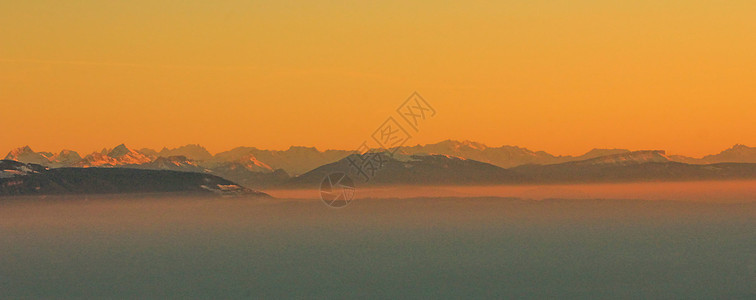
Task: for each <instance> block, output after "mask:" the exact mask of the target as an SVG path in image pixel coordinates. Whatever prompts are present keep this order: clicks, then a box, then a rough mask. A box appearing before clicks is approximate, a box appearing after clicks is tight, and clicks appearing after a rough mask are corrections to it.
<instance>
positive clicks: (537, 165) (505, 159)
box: [6, 140, 756, 189]
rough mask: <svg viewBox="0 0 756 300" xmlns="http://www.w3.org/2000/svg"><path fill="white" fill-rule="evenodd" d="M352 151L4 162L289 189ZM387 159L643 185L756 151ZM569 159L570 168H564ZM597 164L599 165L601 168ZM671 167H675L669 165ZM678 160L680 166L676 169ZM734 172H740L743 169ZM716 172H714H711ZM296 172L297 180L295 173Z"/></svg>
mask: <svg viewBox="0 0 756 300" xmlns="http://www.w3.org/2000/svg"><path fill="white" fill-rule="evenodd" d="M352 153H353V151H346V150H326V151H320V150H318V149H316V148H311V147H290V148H289V149H287V150H261V149H257V148H253V147H238V148H234V149H232V150H230V151H225V152H221V153H218V154H216V155H211V154H210V153H209V152H208V151H207V150H206V149H205V148H204V147H202V146H200V145H186V146H182V147H178V148H174V149H168V148H164V149H163V150H161V151H160V152H157V151H154V150H151V149H146V148H145V149H141V150H138V151H137V150H132V149H130V148H128V147H126V145H123V144H121V145H118V146H116V147H114V148H112V149H103V150H102V151H99V152H94V153H92V154H89V155H87V156H86V157H84V158H82V157H81V156H79V154H78V153H76V152H74V151H71V150H63V151H61V152H60V153H58V154H52V153H49V152H35V151H33V150H32V149H31V148H30V147H28V146H26V147H22V148H18V149H14V150H12V151H11V152H9V153H8V155H7V156H6V158H7V159H11V160H17V161H21V162H25V163H34V164H39V165H43V166H47V167H52V168H59V167H72V166H73V167H128V168H135V169H149V170H173V171H183V172H196V173H204V174H210V175H216V176H220V177H223V178H226V179H229V180H232V181H234V182H238V183H240V184H242V185H244V186H246V187H250V188H255V189H262V188H269V187H273V186H279V185H284V184H294V183H296V182H309V181H310V180H309V179H307V178H308V177H309V176H315V175H313V174H316V173H317V172H315V173H313V172H312V171H316V170H317V171H318V172H320V171H322V170H324V167H326V166H328V165H331V164H332V163H335V162H341V163H343V161H344V158H346V157H347V156H348V155H350V154H352ZM174 154H175V155H174ZM442 157H446V159H453V158H464V159H465V160H466V162H465V163H463V164H457V163H453V162H451V163H450V166H454V167H455V168H461V169H460V170H457V171H456V172H457V174H452V175H449V174H445V173H444V172H448V171H447V170H446V169H438V172H435V171H433V170H434V169H432V166H433V165H432V164H431V162H433V161H439V160H443V158H442ZM598 158H600V159H598ZM392 159H393V160H396V161H400V162H401V163H402V164H401V165H402V166H405V167H408V168H410V169H412V168H414V169H413V171H414V170H422V171H423V172H425V173H422V172H421V173H422V174H423V175H422V176H425V178H423V179H418V178H410V177H406V176H404V175H402V174H403V172H405V171H408V170H404V169H396V170H392V169H391V168H389V169H388V170H389V171H387V173H391V172H394V173H396V174H395V175H394V177H392V179H381V178H377V179H375V180H374V181H373V183H371V184H391V183H392V182H402V181H403V180H409V181H407V182H406V183H407V184H413V182H419V181H426V182H453V181H457V182H458V183H459V184H465V183H467V182H473V181H475V180H477V181H479V182H480V183H481V184H484V183H489V182H519V181H528V182H536V181H538V180H540V181H544V182H556V181H560V180H561V181H569V182H575V181H606V180H643V178H642V177H643V175H642V174H640V173H642V172H648V178H646V180H686V179H685V178H701V179H707V178H739V176H740V177H742V176H746V173H747V172H748V170H747V169H748V167H747V166H741V165H727V164H725V165H716V166H710V167H709V168H708V169H700V168H699V167H695V166H684V165H709V164H719V163H756V148H751V147H747V146H744V145H735V146H733V147H732V148H730V149H726V150H724V151H722V152H721V153H719V154H715V155H708V156H705V157H703V158H691V157H685V156H679V155H666V154H665V153H664V152H663V151H662V152H660V151H650V152H649V151H635V152H631V151H629V150H626V149H593V150H591V151H589V152H587V153H585V154H583V155H580V156H554V155H551V154H549V153H546V152H544V151H531V150H528V149H526V148H521V147H516V146H501V147H488V146H486V145H484V144H481V143H476V142H471V141H461V142H460V141H454V140H446V141H442V142H439V143H435V144H427V145H416V146H409V147H403V148H400V149H399V151H398V152H397V153H396V155H395V156H394V158H392ZM593 159H597V160H593ZM643 159H646V161H643ZM641 161H642V162H643V163H644V164H645V163H656V164H657V165H654V167H651V165H645V166H643V167H640V166H635V165H637V164H638V163H637V162H641ZM571 162H575V163H574V164H569V163H571ZM599 162H605V163H604V164H600V163H599ZM673 162H674V163H678V164H673ZM439 163H440V162H439ZM475 163H485V164H487V165H488V164H490V165H492V166H497V167H499V168H504V169H510V170H509V171H512V172H514V173H515V174H516V175H517V176H516V178H514V179H513V178H509V179H506V180H505V179H502V178H504V177H506V176H504V175H502V174H503V173H502V174H499V173H495V174H494V173H488V172H491V171H490V170H489V169H485V168H483V167H481V168H483V169H481V170H477V171H472V165H473V164H475ZM679 163H682V165H680V164H679ZM465 164H467V165H465ZM658 164H661V165H658ZM398 165H399V164H397V163H396V162H389V166H398ZM602 166H603V167H602ZM602 168H604V169H605V170H604V169H602ZM612 168H614V169H612ZM632 168H637V169H639V170H637V171H635V172H639V174H637V175H632V174H631V172H634V171H632ZM654 168H656V169H654ZM664 168H666V170H667V173H664V170H665V169H664ZM738 168H745V169H743V170H741V169H738ZM600 170H603V171H600ZM675 170H677V171H675ZM714 170H719V171H717V172H714ZM738 170H740V171H738ZM432 171H433V172H432ZM604 171H606V172H607V174H605V176H604V177H601V172H604ZM678 171H679V172H691V173H689V174H688V175H685V174H678V173H675V172H678ZM741 171H742V172H741ZM466 172H467V173H466ZM475 172H478V173H480V174H488V175H490V176H492V177H491V178H488V177H486V178H481V177H480V176H474V175H471V173H475ZM739 172H741V173H739ZM743 172H744V173H743ZM321 173H322V172H321ZM400 173H401V174H400ZM409 173H411V172H409ZM437 173H438V174H437ZM608 173H612V174H608ZM300 174H301V176H298V175H300ZM317 174H320V173H317ZM442 174H443V176H442ZM463 174H468V175H464V176H468V177H464V176H463ZM559 174H562V175H559ZM665 174H666V175H665ZM738 174H740V175H738ZM488 175H487V176H488ZM494 175H495V176H494ZM290 176H294V178H292V179H290ZM318 176H319V175H318ZM686 176H687V177H686ZM315 177H317V176H315ZM471 178H474V179H475V180H472V179H471ZM313 180H314V179H313Z"/></svg>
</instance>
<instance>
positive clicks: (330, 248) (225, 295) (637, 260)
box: [0, 197, 756, 299]
mask: <svg viewBox="0 0 756 300" xmlns="http://www.w3.org/2000/svg"><path fill="white" fill-rule="evenodd" d="M0 298H12V299H20V298H43V299H60V298H77V299H82V298H84V299H91V298H139V299H145V298H181V299H189V298H204V299H207V298H218V299H249V298H256V299H259V298H264V299H281V298H314V299H333V298H337V299H339V298H351V299H371V298H376V299H400V298H423V299H444V298H453V299H460V298H464V299H474V298H483V299H501V298H518V299H526V298H540V299H543V298H554V299H613V298H632V299H643V298H656V299H754V298H756V201H740V202H737V203H722V202H716V201H715V202H685V201H661V200H657V201H648V200H578V199H570V200H553V199H552V200H521V199H514V198H493V197H491V198H485V197H457V198H440V197H434V198H408V199H361V200H356V201H354V202H353V203H351V204H350V205H349V206H347V207H346V208H342V209H332V208H328V207H327V206H325V205H324V204H323V203H322V202H320V201H318V200H282V199H268V200H255V199H240V198H186V197H181V198H179V197H176V198H165V197H163V198H154V197H139V198H135V199H129V198H124V197H118V198H113V199H111V198H108V197H97V198H88V199H80V198H76V197H69V198H65V199H56V198H50V197H48V198H44V199H43V198H13V199H0Z"/></svg>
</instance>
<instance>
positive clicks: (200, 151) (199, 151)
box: [156, 144, 213, 161]
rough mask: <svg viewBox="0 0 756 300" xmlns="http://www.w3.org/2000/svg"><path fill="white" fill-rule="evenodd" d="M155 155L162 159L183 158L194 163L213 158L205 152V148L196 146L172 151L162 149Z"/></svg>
mask: <svg viewBox="0 0 756 300" xmlns="http://www.w3.org/2000/svg"><path fill="white" fill-rule="evenodd" d="M156 155H157V156H162V157H169V156H185V157H187V158H189V159H191V160H195V161H206V160H210V159H212V158H213V155H212V154H210V152H209V151H207V149H205V147H202V146H200V145H196V144H190V145H186V146H181V147H178V148H173V149H168V148H163V150H160V152H159V153H156Z"/></svg>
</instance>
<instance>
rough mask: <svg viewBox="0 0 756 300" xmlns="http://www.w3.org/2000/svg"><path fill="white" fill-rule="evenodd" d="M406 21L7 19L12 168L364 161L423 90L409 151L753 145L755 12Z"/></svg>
mask: <svg viewBox="0 0 756 300" xmlns="http://www.w3.org/2000/svg"><path fill="white" fill-rule="evenodd" d="M69 2H71V3H69ZM73 2H75V3H73ZM221 2H222V3H221ZM408 2H410V1H330V2H329V3H328V4H325V3H322V4H321V3H317V4H316V1H301V2H291V1H155V0H149V1H147V0H132V1H118V2H116V1H3V2H0V101H2V102H1V103H2V106H1V108H0V109H2V114H1V115H2V118H0V128H2V131H1V132H2V136H0V152H3V154H4V152H5V151H7V150H10V149H11V148H14V147H18V146H22V145H26V144H29V145H31V146H32V148H35V150H38V151H39V150H48V151H58V150H60V149H61V148H71V149H74V150H78V151H80V152H83V153H88V152H91V151H94V150H99V149H101V148H102V147H113V146H115V145H117V144H119V143H126V144H127V145H129V146H132V147H134V148H141V147H152V148H161V147H162V146H164V145H165V146H169V147H175V146H179V145H183V144H187V143H200V144H202V145H204V146H206V147H207V148H208V149H209V150H210V151H211V152H218V151H223V150H227V149H229V148H231V147H234V146H240V145H248V146H257V147H259V148H271V149H283V148H288V146H289V145H292V144H294V145H306V146H316V147H318V148H321V149H325V148H342V149H351V148H355V147H357V146H358V145H359V143H360V142H362V141H363V140H365V139H367V138H368V137H369V135H370V134H371V133H372V132H373V130H375V128H376V127H377V126H379V125H380V124H381V123H382V122H383V121H384V119H385V118H386V117H388V116H389V115H390V114H391V113H392V111H393V110H394V109H395V108H396V107H397V106H398V105H399V104H400V103H401V102H402V101H403V100H404V99H405V98H406V97H407V96H409V95H410V94H411V93H412V92H413V91H418V92H420V94H422V95H423V96H424V97H425V98H426V99H427V100H428V101H429V102H430V103H431V104H432V105H433V106H434V108H436V110H437V112H438V113H437V115H436V116H435V117H434V118H433V119H431V120H429V121H428V122H425V123H424V124H423V125H422V128H421V130H420V132H419V133H418V134H417V135H416V136H415V137H414V138H413V139H412V140H411V141H410V142H411V143H433V142H438V141H440V140H444V139H448V138H451V139H460V140H465V139H469V140H475V141H479V142H482V143H485V144H488V145H490V146H500V145H504V144H507V145H518V146H523V147H528V148H530V149H533V150H546V151H548V152H550V153H553V154H579V153H583V152H585V151H588V150H589V149H591V148H594V147H618V148H629V149H666V150H668V151H669V152H670V153H674V154H685V155H691V156H701V155H704V154H710V153H716V152H719V151H721V150H723V149H724V148H727V147H730V146H732V145H733V144H735V143H741V144H746V145H750V146H756V134H754V132H756V121H754V119H756V118H754V115H756V84H755V82H754V80H756V18H754V12H755V11H756V2H755V1H699V0H685V1H658V0H656V1H598V0H593V1H587V0H583V1H576V0H572V1H457V2H451V1H412V2H411V3H408ZM610 2H611V3H610Z"/></svg>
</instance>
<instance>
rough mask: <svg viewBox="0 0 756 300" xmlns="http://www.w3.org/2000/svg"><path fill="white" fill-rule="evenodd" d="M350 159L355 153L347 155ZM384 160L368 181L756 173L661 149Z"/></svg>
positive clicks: (321, 172)
mask: <svg viewBox="0 0 756 300" xmlns="http://www.w3.org/2000/svg"><path fill="white" fill-rule="evenodd" d="M350 158H352V159H353V160H355V159H357V156H356V155H355V156H350ZM384 161H385V166H384V167H383V168H381V169H380V170H379V171H377V172H376V175H375V177H373V178H371V179H370V181H369V182H367V183H365V184H366V185H394V184H398V185H446V184H454V185H478V184H481V185H485V184H545V183H597V182H637V181H690V180H732V179H756V164H747V163H717V164H709V165H698V164H685V163H679V162H674V161H671V160H669V158H668V157H667V156H666V155H665V153H664V151H653V150H650V151H634V152H627V153H619V154H612V155H606V156H600V157H596V158H591V159H586V160H580V161H570V162H566V163H559V164H551V165H537V164H530V165H523V166H518V167H514V168H509V169H504V168H500V167H497V166H494V165H491V164H487V163H483V162H478V161H475V160H469V159H463V158H458V157H454V156H446V155H412V156H410V159H409V160H403V159H397V158H391V157H388V156H385V157H384ZM354 170H356V169H355V168H353V167H352V166H350V164H349V160H348V159H343V160H340V161H338V162H335V163H331V164H327V165H324V166H322V167H319V168H316V169H314V170H312V171H310V172H307V173H305V174H303V175H301V176H298V177H294V178H292V179H290V180H289V181H288V182H286V184H285V186H317V184H318V183H319V182H320V180H322V179H323V178H324V177H325V176H326V175H327V174H329V173H331V172H345V173H348V174H349V175H350V176H351V177H352V178H355V179H359V178H360V177H361V176H360V174H358V173H356V172H354Z"/></svg>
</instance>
